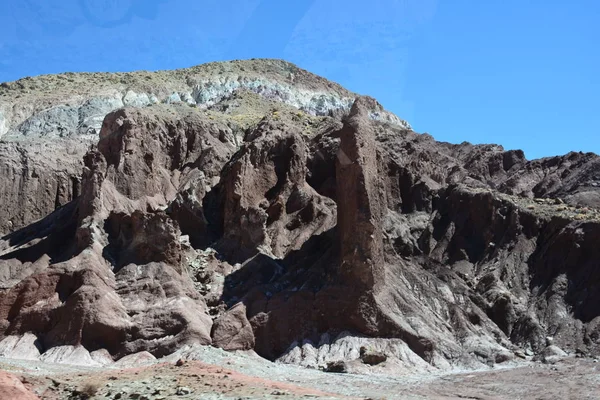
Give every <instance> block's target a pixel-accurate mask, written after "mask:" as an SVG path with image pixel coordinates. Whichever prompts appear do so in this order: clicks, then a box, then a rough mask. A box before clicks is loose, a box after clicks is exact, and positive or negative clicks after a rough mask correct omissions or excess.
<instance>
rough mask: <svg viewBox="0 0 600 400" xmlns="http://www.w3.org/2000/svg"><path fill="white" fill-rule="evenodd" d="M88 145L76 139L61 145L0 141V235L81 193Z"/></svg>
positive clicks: (40, 216)
mask: <svg viewBox="0 0 600 400" xmlns="http://www.w3.org/2000/svg"><path fill="white" fill-rule="evenodd" d="M87 148H88V144H86V143H81V142H78V141H75V140H65V141H64V143H61V144H60V145H58V144H54V143H36V142H34V141H23V142H8V143H4V142H0V176H2V179H0V235H1V234H8V233H10V232H13V231H16V230H17V229H19V228H22V227H24V226H26V225H29V224H31V223H33V222H35V221H37V220H39V219H41V218H43V217H45V216H47V215H48V214H50V213H52V212H53V211H54V210H56V209H57V208H59V207H62V206H64V205H65V204H67V203H68V202H70V201H71V200H73V199H74V198H76V197H77V196H79V193H80V191H81V187H80V185H81V183H80V178H81V168H82V166H83V165H82V162H81V161H82V157H83V155H84V154H85V152H86V151H87ZM65 154H66V155H67V156H66V157H65V156H64V155H65Z"/></svg>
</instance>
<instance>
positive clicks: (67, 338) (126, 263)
mask: <svg viewBox="0 0 600 400" xmlns="http://www.w3.org/2000/svg"><path fill="white" fill-rule="evenodd" d="M227 133H228V131H227V128H226V127H225V126H221V125H219V124H214V123H211V122H210V121H207V120H204V119H202V118H199V116H198V114H197V113H195V112H193V110H190V109H187V108H181V107H179V108H169V107H163V108H160V109H156V110H154V111H153V112H151V113H150V112H147V111H146V112H144V111H142V110H130V111H127V110H125V111H120V112H117V113H114V114H112V115H110V116H108V117H107V118H106V121H105V125H104V129H103V131H102V132H101V139H100V142H99V144H98V150H93V151H91V152H90V153H88V155H87V156H86V169H85V171H84V176H83V181H82V191H81V195H80V197H79V198H78V200H77V202H76V203H75V204H74V205H73V206H72V207H67V208H65V209H64V211H63V213H67V211H69V210H70V215H69V216H67V217H66V218H68V219H69V221H70V222H69V223H70V224H73V229H72V230H71V231H70V232H63V234H62V235H58V233H60V232H58V233H57V232H56V231H57V230H60V229H61V227H60V226H56V225H54V224H52V220H49V221H48V222H47V227H46V228H45V229H47V231H48V233H47V237H46V239H43V240H42V241H41V242H39V243H37V244H35V245H32V241H34V240H35V236H32V235H35V234H38V233H39V232H38V231H37V230H31V231H27V230H25V231H22V232H19V233H17V234H16V236H14V237H11V238H9V242H11V241H12V242H14V243H11V244H12V247H10V248H9V249H7V251H6V254H5V255H4V256H3V257H4V258H6V259H11V260H19V261H18V262H21V263H24V262H34V264H35V262H37V263H38V264H41V265H39V266H38V268H37V269H36V270H30V272H31V275H29V276H27V277H24V278H23V279H22V280H21V281H20V282H19V283H17V284H16V285H14V286H12V287H8V288H7V289H6V291H5V293H3V294H2V296H1V297H0V309H1V310H2V311H0V318H1V320H2V323H3V329H4V335H13V336H15V335H16V336H18V335H21V334H23V333H26V332H34V333H35V334H36V336H37V340H38V342H39V343H40V347H41V349H42V351H43V352H44V354H47V353H48V351H50V349H52V348H57V346H64V345H70V346H80V345H82V346H84V347H85V349H86V350H87V351H94V350H97V349H107V350H108V351H109V352H110V353H111V354H112V355H113V357H115V358H119V357H121V356H123V355H126V354H130V353H136V352H139V351H150V352H152V353H153V354H156V355H164V354H167V353H169V352H172V351H174V350H175V349H176V348H177V347H179V346H181V345H182V344H185V343H202V344H208V343H210V342H211V339H210V327H211V320H210V317H209V316H208V310H207V308H206V305H205V303H204V300H203V299H202V297H201V296H200V295H199V294H198V293H197V292H196V290H195V289H194V286H193V283H192V280H191V279H190V277H189V276H188V274H187V269H186V268H187V267H186V264H185V262H184V257H183V254H185V253H186V251H187V250H186V249H188V250H189V251H191V252H193V250H192V249H191V248H189V247H185V244H182V243H181V242H180V236H181V231H180V229H179V226H178V224H177V222H176V221H174V220H172V219H171V218H170V217H168V215H167V214H166V213H165V210H166V209H168V207H169V203H170V202H171V201H173V200H174V199H175V196H176V193H177V192H178V190H179V188H180V186H181V187H184V188H185V187H186V185H188V184H189V183H190V181H189V180H187V179H186V178H187V172H188V171H189V170H191V169H193V168H192V167H191V165H194V164H196V165H201V166H203V170H204V173H205V175H204V177H205V178H206V179H210V176H211V175H210V170H211V167H210V166H212V165H215V164H217V163H219V162H222V163H224V162H225V161H226V160H227V158H228V154H230V153H231V151H232V149H233V145H232V144H230V143H229V142H228V141H227V138H226V135H227ZM208 154H210V158H209V159H207V158H208V157H206V155H208ZM219 155H222V158H221V159H219ZM205 166H206V167H205ZM219 170H220V168H219V167H216V171H219ZM201 184H202V185H203V187H204V186H206V185H210V183H208V182H206V181H204V180H202V181H201ZM42 226H45V225H42ZM42 231H43V230H42ZM56 236H62V241H63V243H64V245H63V248H62V250H61V251H57V252H56V253H52V252H50V253H49V254H51V255H52V256H53V258H50V259H49V258H44V257H45V256H44V254H47V253H45V252H44V247H43V246H42V248H41V249H40V250H37V249H36V248H37V247H40V245H41V244H43V243H44V241H51V240H54V238H55V237H56ZM53 250H55V251H56V250H57V249H53ZM38 257H42V258H41V259H39V258H38ZM42 357H44V356H42Z"/></svg>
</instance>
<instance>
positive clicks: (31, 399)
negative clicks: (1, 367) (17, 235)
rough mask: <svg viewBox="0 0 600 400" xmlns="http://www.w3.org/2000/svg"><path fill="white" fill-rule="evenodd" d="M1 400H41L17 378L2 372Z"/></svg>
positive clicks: (0, 380)
mask: <svg viewBox="0 0 600 400" xmlns="http://www.w3.org/2000/svg"><path fill="white" fill-rule="evenodd" d="M0 399H7V400H8V399H10V400H39V397H37V396H36V395H34V394H33V393H31V392H30V391H29V390H27V388H26V387H25V386H24V385H23V383H22V382H21V381H20V380H19V378H17V377H16V376H14V375H12V374H9V373H8V372H4V371H0Z"/></svg>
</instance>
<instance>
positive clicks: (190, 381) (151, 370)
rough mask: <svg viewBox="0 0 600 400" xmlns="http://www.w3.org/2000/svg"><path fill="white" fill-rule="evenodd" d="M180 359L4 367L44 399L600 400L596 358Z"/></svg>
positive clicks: (0, 362) (216, 354) (216, 355)
mask: <svg viewBox="0 0 600 400" xmlns="http://www.w3.org/2000/svg"><path fill="white" fill-rule="evenodd" d="M179 356H181V354H180V355H179ZM176 357H177V356H172V357H169V358H167V359H165V360H161V361H159V362H156V363H153V364H148V365H142V366H138V367H135V368H127V369H116V368H103V369H100V368H87V367H76V366H67V365H58V364H44V363H40V362H32V361H17V360H7V359H0V369H2V370H4V371H7V372H9V373H11V374H13V375H14V376H16V377H17V378H18V379H19V380H20V381H21V382H22V383H23V384H24V385H25V387H26V388H27V389H29V390H30V391H31V392H32V393H35V394H36V395H37V396H38V397H39V398H41V399H85V398H92V399H115V400H118V399H139V400H161V399H163V400H164V399H310V398H318V399H342V398H345V399H349V398H360V399H507V400H508V399H511V400H512V399H600V363H599V362H598V360H590V359H578V358H567V359H564V360H562V361H559V362H557V363H556V364H554V365H546V364H541V363H533V362H523V363H522V364H518V365H512V366H508V367H503V368H495V369H490V370H486V371H474V372H458V373H457V372H454V373H434V374H431V373H430V374H418V375H406V374H403V375H398V374H394V373H393V372H392V371H391V370H390V369H386V367H385V365H383V366H381V367H374V368H373V369H372V371H369V372H368V373H366V374H360V375H359V374H334V373H326V372H321V371H318V370H310V369H304V368H300V367H296V366H291V365H282V364H274V363H270V362H267V361H264V360H262V359H259V358H258V357H256V356H253V355H248V354H229V353H224V352H220V351H217V350H214V349H210V348H209V349H205V350H197V351H195V352H194V353H192V354H190V353H188V354H186V357H188V358H190V357H191V358H194V359H190V360H185V361H180V362H179V363H178V362H177V360H178V359H177V358H176ZM2 400H4V399H2Z"/></svg>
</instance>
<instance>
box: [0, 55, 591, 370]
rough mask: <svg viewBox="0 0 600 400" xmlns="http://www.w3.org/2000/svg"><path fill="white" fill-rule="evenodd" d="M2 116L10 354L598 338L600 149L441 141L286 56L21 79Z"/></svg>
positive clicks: (466, 348)
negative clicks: (540, 153)
mask: <svg viewBox="0 0 600 400" xmlns="http://www.w3.org/2000/svg"><path fill="white" fill-rule="evenodd" d="M242 70H243V71H242ZM290 74H292V75H293V76H294V77H293V78H290ZM145 81H148V82H149V83H147V84H144V82H145ZM80 82H86V83H87V85H86V86H85V88H82V87H81V85H80V84H79V83H80ZM59 83H60V84H61V85H63V86H64V87H62V86H59ZM150 83H155V84H156V85H155V86H154V87H153V86H152V85H150ZM69 88H70V90H67V89H69ZM21 92H22V93H25V94H27V96H26V98H27V99H29V100H31V99H35V101H32V102H30V106H28V107H26V106H25V103H23V101H24V100H20V98H17V96H16V94H18V93H21ZM73 93H76V94H77V96H76V101H75V100H74V99H75V97H73V96H75V95H74V94H73ZM158 103H166V104H158ZM351 104H352V106H351V107H350V105H351ZM7 105H9V106H10V107H9V106H7ZM9 109H10V112H8V111H7V110H9ZM0 129H2V130H3V131H2V132H1V133H2V134H3V137H2V141H1V142H0V168H2V171H4V174H3V177H4V178H3V179H2V180H0V188H1V189H2V193H3V194H2V196H1V197H0V231H2V232H5V233H6V234H5V235H4V236H3V237H2V239H1V240H0V285H1V286H0V356H7V357H18V358H26V359H46V360H54V361H56V362H59V361H61V360H63V361H64V360H67V361H68V362H72V363H73V362H74V363H84V364H85V363H87V364H92V365H105V364H108V363H111V362H113V361H115V360H118V359H120V358H122V357H131V358H132V359H136V357H141V358H144V357H145V358H148V357H161V356H164V355H166V354H169V353H172V352H174V351H175V350H177V349H178V348H180V347H181V346H183V345H186V344H191V345H209V344H212V345H214V346H217V347H221V348H223V349H225V350H249V349H253V350H255V351H256V352H257V353H258V354H259V355H261V356H263V357H266V358H269V359H273V360H275V359H278V360H280V361H283V362H294V363H298V364H301V365H306V366H313V367H316V366H322V367H325V366H326V365H328V364H329V363H332V364H331V365H334V364H335V363H338V364H339V363H340V362H342V364H339V365H345V364H343V362H345V361H352V360H361V359H363V358H364V360H363V361H362V362H364V363H368V364H370V363H379V362H382V360H386V359H387V360H388V361H389V360H390V359H393V360H396V361H394V362H400V363H402V364H403V365H405V366H406V367H407V368H419V369H421V370H433V369H435V368H440V369H448V368H453V367H477V368H478V367H481V366H482V365H489V364H493V363H500V362H504V361H506V360H509V359H511V358H512V357H513V354H522V353H521V350H524V351H526V352H528V353H529V352H531V354H534V353H535V354H538V355H539V357H542V358H543V357H545V355H547V356H548V357H551V356H554V355H556V354H560V355H561V356H563V353H562V352H563V351H564V352H566V353H574V352H575V351H577V352H578V353H580V354H588V355H594V354H596V355H597V354H600V307H598V304H599V300H600V298H599V296H600V267H599V265H598V261H597V260H599V259H600V254H598V252H599V250H598V249H597V246H596V243H597V242H598V240H599V239H600V238H599V236H600V186H599V185H600V172H599V171H600V170H599V169H598V168H599V165H600V164H599V163H600V161H599V160H600V158H599V157H598V156H596V155H594V154H591V153H590V154H581V153H569V154H567V155H565V156H561V157H553V158H546V159H542V160H533V161H528V160H526V159H525V157H524V155H523V153H522V152H520V151H504V150H503V149H502V148H501V147H500V146H494V145H476V146H474V145H471V144H469V143H462V144H449V143H440V142H436V141H435V140H434V139H433V138H432V137H431V136H430V135H427V134H417V133H415V132H413V131H412V130H411V128H410V126H409V125H408V124H406V123H405V122H404V121H402V120H400V119H399V118H397V117H395V116H393V115H392V114H390V113H388V112H386V111H385V110H384V109H383V108H382V107H381V105H379V104H378V103H377V102H376V101H375V100H374V99H372V98H368V97H362V96H357V95H355V94H352V93H350V92H347V91H345V90H344V89H343V88H341V87H339V86H337V85H335V84H332V83H329V82H327V81H325V80H323V79H322V78H319V77H315V76H314V75H311V74H309V73H308V72H306V71H302V70H300V69H298V68H297V67H294V66H292V65H290V64H287V63H284V62H279V61H272V60H267V61H265V60H252V61H248V62H232V63H222V64H210V65H207V66H202V67H196V68H192V69H190V70H182V71H175V72H172V73H169V72H161V73H156V74H149V73H148V74H147V73H141V72H140V73H132V74H116V75H108V74H104V75H69V74H66V75H60V76H55V77H40V78H34V79H24V80H21V81H17V82H11V83H5V84H2V91H1V92H0ZM38 149H39V150H38ZM548 336H552V337H553V344H552V346H554V347H552V349H551V350H552V354H550V353H549V350H547V347H548V345H547V340H546V338H547V337H548ZM557 349H558V350H557ZM559 350H560V351H559ZM125 360H127V359H125ZM365 360H367V361H365ZM65 362H66V361H65ZM359 362H360V361H359ZM386 362H387V361H386ZM338 364H335V365H338Z"/></svg>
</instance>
